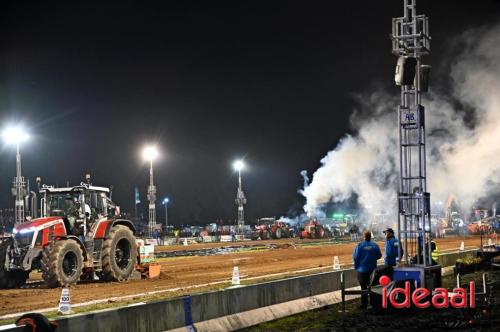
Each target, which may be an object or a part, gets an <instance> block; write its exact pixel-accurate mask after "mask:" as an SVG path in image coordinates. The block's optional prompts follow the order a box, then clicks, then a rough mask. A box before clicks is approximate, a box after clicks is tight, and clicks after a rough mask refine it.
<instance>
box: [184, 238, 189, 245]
mask: <svg viewBox="0 0 500 332" xmlns="http://www.w3.org/2000/svg"><path fill="white" fill-rule="evenodd" d="M184 245H185V246H187V245H188V240H187V239H186V238H184Z"/></svg>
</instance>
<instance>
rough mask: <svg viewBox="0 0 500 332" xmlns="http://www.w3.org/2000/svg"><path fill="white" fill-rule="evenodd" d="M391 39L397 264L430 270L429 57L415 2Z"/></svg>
mask: <svg viewBox="0 0 500 332" xmlns="http://www.w3.org/2000/svg"><path fill="white" fill-rule="evenodd" d="M391 39H392V53H393V54H394V55H396V56H398V57H399V58H398V65H397V67H396V84H398V85H400V86H401V104H400V106H399V110H398V115H399V154H400V181H399V218H398V237H399V239H400V240H401V244H402V246H400V250H401V249H402V250H403V256H402V259H401V261H402V262H403V263H404V264H414V265H420V266H430V265H432V261H431V254H430V253H431V244H430V242H431V218H430V194H429V193H428V192H427V175H426V151H425V137H426V136H425V109H424V107H423V106H422V105H421V93H422V92H425V91H427V84H428V81H427V78H428V73H429V70H430V67H429V66H425V65H422V63H421V58H422V56H423V55H427V54H429V53H430V36H429V20H428V18H427V16H425V15H417V13H416V0H404V16H403V17H398V18H393V19H392V35H391ZM401 247H402V248H401ZM424 248H425V249H424ZM400 254H401V252H400Z"/></svg>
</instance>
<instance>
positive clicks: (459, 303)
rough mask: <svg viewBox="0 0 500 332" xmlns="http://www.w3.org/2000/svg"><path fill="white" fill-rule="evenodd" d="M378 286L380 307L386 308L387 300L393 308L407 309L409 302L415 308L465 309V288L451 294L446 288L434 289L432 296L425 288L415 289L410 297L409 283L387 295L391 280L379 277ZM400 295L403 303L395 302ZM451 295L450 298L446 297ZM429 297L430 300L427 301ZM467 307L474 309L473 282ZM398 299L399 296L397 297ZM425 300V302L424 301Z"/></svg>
mask: <svg viewBox="0 0 500 332" xmlns="http://www.w3.org/2000/svg"><path fill="white" fill-rule="evenodd" d="M379 283H380V285H382V286H384V288H383V289H382V307H383V308H387V299H389V302H390V303H391V306H392V307H393V308H409V307H410V300H411V302H412V303H413V305H414V306H415V307H417V308H422V309H423V308H428V307H430V306H431V304H432V306H434V308H448V307H449V306H450V305H451V306H452V307H453V308H467V290H466V289H465V288H454V289H453V292H452V294H449V292H448V290H447V289H446V288H436V289H435V290H434V294H433V295H431V292H430V291H429V290H428V289H427V288H417V289H415V290H414V291H413V293H412V294H411V296H410V282H409V281H406V282H405V287H404V288H398V287H397V288H393V289H392V290H391V291H390V292H389V294H387V292H388V290H387V285H389V284H390V283H391V278H389V277H388V276H381V277H380V279H379ZM398 295H401V296H402V297H404V301H399V299H398V301H396V296H398ZM448 295H451V297H448ZM429 296H431V298H430V300H425V299H428V298H429ZM468 297H469V307H470V308H475V307H476V302H475V284H474V281H471V282H469V296H468ZM398 298H399V296H398ZM424 300H425V301H424Z"/></svg>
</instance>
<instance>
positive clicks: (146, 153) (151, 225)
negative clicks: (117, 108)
mask: <svg viewBox="0 0 500 332" xmlns="http://www.w3.org/2000/svg"><path fill="white" fill-rule="evenodd" d="M142 154H143V157H144V159H145V160H147V161H149V186H148V201H149V219H148V234H147V236H149V237H151V236H153V230H154V229H155V227H156V205H155V202H156V186H155V185H154V182H153V160H155V159H156V158H157V157H158V150H157V148H156V146H153V145H152V146H147V147H145V148H144V150H143V152H142Z"/></svg>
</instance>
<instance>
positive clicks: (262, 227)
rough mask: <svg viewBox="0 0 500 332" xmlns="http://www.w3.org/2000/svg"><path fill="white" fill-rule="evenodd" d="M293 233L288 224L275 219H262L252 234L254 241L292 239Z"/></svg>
mask: <svg viewBox="0 0 500 332" xmlns="http://www.w3.org/2000/svg"><path fill="white" fill-rule="evenodd" d="M290 235H291V232H290V229H289V227H288V225H287V224H285V223H284V222H282V221H280V220H278V221H276V220H275V219H274V218H261V219H259V225H257V226H255V231H254V232H253V233H252V235H251V237H252V240H258V239H259V238H260V239H262V240H269V239H270V238H273V239H281V238H285V237H290Z"/></svg>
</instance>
